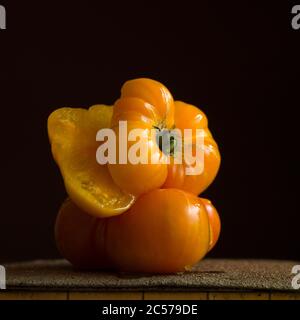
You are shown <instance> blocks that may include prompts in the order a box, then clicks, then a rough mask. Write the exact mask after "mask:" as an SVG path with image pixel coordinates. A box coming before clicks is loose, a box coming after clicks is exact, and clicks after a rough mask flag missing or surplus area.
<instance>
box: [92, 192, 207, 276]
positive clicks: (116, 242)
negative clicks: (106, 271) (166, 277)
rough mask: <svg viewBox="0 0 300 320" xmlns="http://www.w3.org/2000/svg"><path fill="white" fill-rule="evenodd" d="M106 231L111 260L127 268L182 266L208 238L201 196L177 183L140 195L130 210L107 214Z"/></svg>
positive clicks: (198, 255)
mask: <svg viewBox="0 0 300 320" xmlns="http://www.w3.org/2000/svg"><path fill="white" fill-rule="evenodd" d="M106 232H107V239H106V250H107V252H109V255H110V258H111V260H112V262H113V264H114V265H115V267H116V268H117V269H118V270H121V271H126V272H151V273H173V272H180V271H184V270H185V268H186V267H189V266H192V265H194V264H195V263H196V262H198V261H199V260H200V259H201V258H203V257H204V255H205V254H206V253H207V250H208V246H209V241H210V235H209V221H208V216H207V212H206V209H205V207H204V205H203V204H202V202H201V200H200V199H199V198H197V197H196V196H194V195H192V194H189V193H186V192H184V191H181V190H177V189H159V190H154V191H152V192H150V193H148V194H145V195H142V196H141V197H140V198H139V199H138V200H137V202H136V203H135V204H134V205H133V206H132V207H131V209H130V210H128V211H127V212H125V213H124V214H122V215H120V216H116V217H112V218H110V219H108V225H107V230H106ZM100 235H101V233H100V232H97V236H100ZM98 243H99V241H98Z"/></svg>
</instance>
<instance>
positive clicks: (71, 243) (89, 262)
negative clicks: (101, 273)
mask: <svg viewBox="0 0 300 320" xmlns="http://www.w3.org/2000/svg"><path fill="white" fill-rule="evenodd" d="M102 220H105V219H97V218H95V217H93V216H91V215H89V214H87V213H85V212H84V211H82V210H81V209H80V208H79V207H77V206H76V205H75V204H74V203H73V202H72V201H71V200H70V199H67V200H66V201H65V202H64V203H63V204H62V206H61V208H60V210H59V212H58V215H57V218H56V222H55V241H56V245H57V248H58V250H59V252H60V253H61V255H62V256H63V257H64V258H65V259H67V260H68V261H69V262H71V263H72V265H73V266H75V267H77V268H80V269H107V268H108V267H109V266H110V264H109V263H108V257H107V256H106V255H105V254H104V252H105V250H99V248H96V247H95V232H96V230H99V231H100V230H101V226H103V224H102V223H100V221H102ZM101 234H102V235H103V234H104V232H103V230H102V232H101Z"/></svg>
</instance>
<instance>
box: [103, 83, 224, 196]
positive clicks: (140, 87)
mask: <svg viewBox="0 0 300 320" xmlns="http://www.w3.org/2000/svg"><path fill="white" fill-rule="evenodd" d="M119 121H126V122H127V131H128V132H129V131H130V130H132V129H140V130H141V132H143V134H144V136H145V137H146V139H145V141H144V142H143V143H144V144H146V145H147V149H146V150H147V152H146V154H145V155H144V159H146V161H148V164H144V163H136V164H132V163H130V161H129V160H130V159H128V158H126V159H127V163H126V164H124V163H122V162H121V161H120V159H119V156H120V155H121V156H122V154H123V153H126V154H127V155H128V154H129V153H130V151H129V150H130V148H131V147H132V146H133V144H135V143H136V141H128V143H127V145H124V142H123V141H124V139H123V138H124V137H123V135H124V134H125V133H123V132H121V135H120V136H121V138H120V137H119V134H120V129H119ZM207 125H208V124H207V118H206V116H205V115H204V113H203V112H202V111H201V110H199V109H198V108H196V107H194V106H192V105H189V104H186V103H183V102H180V101H175V102H174V101H173V98H172V95H171V94H170V92H169V91H168V89H167V88H166V87H165V86H163V85H162V84H161V83H159V82H157V81H154V80H151V79H135V80H131V81H128V82H126V83H125V84H124V86H123V88H122V91H121V98H120V99H119V100H118V101H117V102H116V103H115V105H114V110H113V116H112V123H111V126H112V128H113V129H114V131H115V133H116V134H117V160H119V161H118V162H117V163H116V164H109V165H108V168H109V171H110V174H111V176H112V178H113V180H114V182H115V183H116V184H117V185H118V186H119V187H120V188H121V189H122V190H124V191H125V192H128V193H130V194H133V195H140V194H143V193H146V192H148V191H151V190H154V189H157V188H160V187H163V188H178V189H183V190H185V191H188V192H191V193H193V194H196V195H198V194H199V193H201V192H202V191H203V190H205V189H206V188H207V187H208V186H209V184H210V183H211V182H212V181H213V179H214V178H215V176H216V174H217V171H218V169H219V165H220V153H219V151H218V146H217V144H216V142H215V141H214V139H213V137H212V135H211V133H210V131H209V129H208V126H207ZM151 129H156V132H157V134H154V135H152V132H151ZM172 129H180V130H181V131H182V135H183V130H184V129H192V133H193V134H192V139H191V140H190V141H188V143H190V144H191V145H195V144H196V129H203V131H204V146H203V149H204V150H203V153H204V170H203V172H202V173H201V174H198V175H186V169H187V168H189V169H193V168H192V166H190V165H188V164H187V162H186V161H185V159H184V161H183V163H182V164H175V161H174V157H173V156H174V154H173V153H172V151H171V148H170V152H169V153H166V152H165V151H164V152H163V151H162V148H161V145H160V143H159V139H158V135H161V134H169V133H170V130H172ZM126 138H127V137H125V139H126ZM173 139H174V140H175V141H173V146H174V145H175V144H176V142H177V141H176V137H173ZM184 143H185V141H184ZM183 155H184V154H183ZM151 156H152V158H151ZM150 159H155V160H158V159H160V160H161V162H159V161H157V162H158V163H155V164H154V163H149V162H150ZM167 159H168V160H169V164H168V163H167Z"/></svg>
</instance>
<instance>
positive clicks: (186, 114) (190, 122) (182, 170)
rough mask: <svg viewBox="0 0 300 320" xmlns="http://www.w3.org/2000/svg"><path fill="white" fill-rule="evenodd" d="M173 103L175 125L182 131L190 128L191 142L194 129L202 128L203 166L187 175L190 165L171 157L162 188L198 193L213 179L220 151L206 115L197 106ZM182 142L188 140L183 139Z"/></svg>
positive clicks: (216, 170)
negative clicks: (178, 162)
mask: <svg viewBox="0 0 300 320" xmlns="http://www.w3.org/2000/svg"><path fill="white" fill-rule="evenodd" d="M174 105H175V127H176V128H177V129H180V130H181V131H182V132H184V129H192V133H193V134H192V143H194V144H196V130H197V129H202V130H203V133H204V145H203V152H204V168H203V172H202V173H201V174H197V175H187V174H186V169H187V168H190V167H189V166H188V165H187V164H186V162H185V161H183V163H182V164H174V161H172V159H171V164H170V165H168V176H167V179H166V181H165V183H164V185H163V188H177V189H182V190H185V191H188V192H191V193H193V194H195V195H198V194H201V193H202V192H203V191H204V190H205V189H206V188H207V187H208V186H209V185H210V184H211V183H212V182H213V180H214V179H215V177H216V175H217V173H218V170H219V167H220V162H221V156H220V152H219V149H218V145H217V143H216V142H215V140H214V139H213V136H212V134H211V133H210V131H209V129H208V121H207V117H206V115H205V114H204V113H203V112H202V111H201V110H200V109H198V108H197V107H195V106H193V105H191V104H187V103H185V102H182V101H175V103H174ZM182 134H183V133H182ZM184 143H188V142H187V141H184ZM183 160H184V159H183Z"/></svg>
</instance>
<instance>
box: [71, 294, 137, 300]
mask: <svg viewBox="0 0 300 320" xmlns="http://www.w3.org/2000/svg"><path fill="white" fill-rule="evenodd" d="M69 300H143V292H70V293H69Z"/></svg>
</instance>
